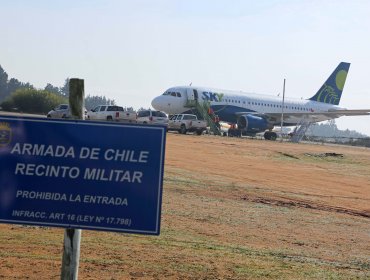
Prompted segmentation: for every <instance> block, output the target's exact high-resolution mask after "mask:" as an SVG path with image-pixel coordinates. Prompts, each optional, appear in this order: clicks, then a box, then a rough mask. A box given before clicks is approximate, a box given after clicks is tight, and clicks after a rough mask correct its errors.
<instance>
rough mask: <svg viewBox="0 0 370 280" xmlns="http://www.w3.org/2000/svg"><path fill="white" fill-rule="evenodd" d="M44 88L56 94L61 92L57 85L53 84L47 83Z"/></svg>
mask: <svg viewBox="0 0 370 280" xmlns="http://www.w3.org/2000/svg"><path fill="white" fill-rule="evenodd" d="M44 90H46V91H48V92H52V93H56V94H60V93H61V90H60V89H59V88H58V87H55V86H53V85H52V84H50V83H48V84H47V85H46V86H45V88H44Z"/></svg>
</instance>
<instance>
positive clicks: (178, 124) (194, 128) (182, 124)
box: [168, 114, 207, 135]
mask: <svg viewBox="0 0 370 280" xmlns="http://www.w3.org/2000/svg"><path fill="white" fill-rule="evenodd" d="M206 129H207V122H206V121H203V120H198V118H197V116H196V115H192V114H178V115H173V116H172V117H171V119H170V120H169V122H168V130H177V131H178V132H179V133H181V134H186V132H196V133H197V134H198V135H201V134H202V133H203V131H205V130H206Z"/></svg>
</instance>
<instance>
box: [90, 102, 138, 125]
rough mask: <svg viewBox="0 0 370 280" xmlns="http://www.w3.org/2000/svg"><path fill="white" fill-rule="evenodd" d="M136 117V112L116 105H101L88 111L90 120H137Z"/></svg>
mask: <svg viewBox="0 0 370 280" xmlns="http://www.w3.org/2000/svg"><path fill="white" fill-rule="evenodd" d="M136 117H137V115H136V112H134V111H127V110H125V109H123V107H121V106H116V105H99V106H97V107H95V108H94V109H92V110H90V111H89V112H87V119H89V120H106V121H122V122H136Z"/></svg>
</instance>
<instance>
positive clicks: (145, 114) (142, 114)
mask: <svg viewBox="0 0 370 280" xmlns="http://www.w3.org/2000/svg"><path fill="white" fill-rule="evenodd" d="M137 122H138V123H147V124H164V125H167V124H168V116H167V115H166V113H164V112H162V111H155V110H141V111H139V112H138V113H137Z"/></svg>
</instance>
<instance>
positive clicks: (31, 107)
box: [1, 89, 67, 114]
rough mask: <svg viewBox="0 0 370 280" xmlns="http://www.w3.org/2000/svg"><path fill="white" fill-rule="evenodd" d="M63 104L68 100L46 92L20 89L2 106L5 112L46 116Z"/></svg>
mask: <svg viewBox="0 0 370 280" xmlns="http://www.w3.org/2000/svg"><path fill="white" fill-rule="evenodd" d="M61 103H67V101H66V99H65V98H63V97H61V96H59V95H57V94H55V93H51V92H49V91H46V90H37V89H18V90H16V91H15V92H14V93H13V94H12V95H10V97H8V98H7V99H6V100H5V101H4V102H3V103H2V104H1V107H2V108H3V110H5V111H19V112H23V113H31V114H32V113H34V114H46V113H47V112H49V111H50V110H51V109H52V108H54V107H55V106H57V105H58V104H61Z"/></svg>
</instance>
